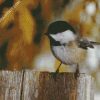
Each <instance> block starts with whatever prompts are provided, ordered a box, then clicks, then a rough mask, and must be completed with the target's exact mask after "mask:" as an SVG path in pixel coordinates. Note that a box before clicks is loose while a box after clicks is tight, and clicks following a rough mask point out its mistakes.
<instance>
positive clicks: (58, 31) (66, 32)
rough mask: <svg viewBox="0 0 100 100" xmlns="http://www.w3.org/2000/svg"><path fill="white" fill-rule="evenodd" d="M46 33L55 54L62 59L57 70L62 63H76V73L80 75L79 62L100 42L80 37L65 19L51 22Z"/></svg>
mask: <svg viewBox="0 0 100 100" xmlns="http://www.w3.org/2000/svg"><path fill="white" fill-rule="evenodd" d="M46 35H47V36H48V38H49V39H50V46H51V50H52V52H53V54H54V56H55V57H56V58H57V59H58V60H60V61H61V63H60V65H59V67H58V68H57V70H56V72H59V68H60V66H61V64H62V63H63V64H67V65H74V64H76V65H77V69H76V75H78V74H79V68H78V64H79V63H80V62H81V61H83V59H84V55H85V53H86V51H87V49H88V48H94V45H99V44H100V43H97V42H92V41H88V40H87V39H82V38H80V37H79V35H78V34H77V33H76V31H75V30H74V28H73V27H72V26H71V25H70V24H69V23H67V22H65V21H56V22H53V23H51V24H50V25H49V27H48V31H47V33H46Z"/></svg>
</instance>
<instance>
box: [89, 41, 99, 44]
mask: <svg viewBox="0 0 100 100" xmlns="http://www.w3.org/2000/svg"><path fill="white" fill-rule="evenodd" d="M90 43H91V44H93V45H100V42H94V41H90Z"/></svg>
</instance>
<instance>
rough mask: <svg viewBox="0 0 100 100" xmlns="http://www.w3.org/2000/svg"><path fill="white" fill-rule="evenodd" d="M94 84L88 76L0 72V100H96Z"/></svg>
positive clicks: (31, 71) (27, 71) (28, 71)
mask: <svg viewBox="0 0 100 100" xmlns="http://www.w3.org/2000/svg"><path fill="white" fill-rule="evenodd" d="M93 84H94V81H93V78H92V77H91V76H90V75H86V74H80V77H79V78H78V80H76V79H75V78H74V73H67V72H64V73H59V74H57V75H56V76H55V77H54V73H49V72H37V71H34V70H25V71H14V72H12V71H0V100H94V86H93Z"/></svg>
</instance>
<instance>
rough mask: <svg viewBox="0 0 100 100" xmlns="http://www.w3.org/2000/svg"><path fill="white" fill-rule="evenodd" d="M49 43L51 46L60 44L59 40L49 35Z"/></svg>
mask: <svg viewBox="0 0 100 100" xmlns="http://www.w3.org/2000/svg"><path fill="white" fill-rule="evenodd" d="M49 39H50V44H51V45H52V46H61V43H60V42H59V41H56V40H54V39H53V38H52V37H50V36H49Z"/></svg>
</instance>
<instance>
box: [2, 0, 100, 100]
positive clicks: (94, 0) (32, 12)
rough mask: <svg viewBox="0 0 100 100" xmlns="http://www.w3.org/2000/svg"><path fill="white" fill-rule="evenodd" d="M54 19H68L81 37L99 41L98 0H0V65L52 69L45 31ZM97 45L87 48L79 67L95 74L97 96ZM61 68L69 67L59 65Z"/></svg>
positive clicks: (99, 57)
mask: <svg viewBox="0 0 100 100" xmlns="http://www.w3.org/2000/svg"><path fill="white" fill-rule="evenodd" d="M56 20H65V21H67V22H69V23H70V24H71V25H72V26H73V27H74V28H75V30H76V32H78V33H79V34H80V35H81V36H82V37H86V38H88V39H90V40H93V41H97V42H100V0H0V69H5V70H6V69H7V70H22V69H25V68H26V69H35V70H40V71H55V70H56V68H57V67H58V65H59V63H60V62H59V61H58V60H57V59H55V57H54V56H53V54H52V52H51V50H50V44H49V40H48V38H47V37H46V36H44V33H45V32H46V30H47V27H48V25H49V24H50V23H51V22H53V21H56ZM99 50H100V46H95V49H88V51H87V54H86V57H85V58H86V59H85V61H83V63H82V65H80V71H81V72H84V73H87V74H91V75H92V76H93V77H95V87H96V89H95V100H100V78H99V77H100V51H99ZM60 71H61V72H63V71H64V72H65V71H71V68H70V67H69V66H67V65H62V66H61V68H60Z"/></svg>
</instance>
